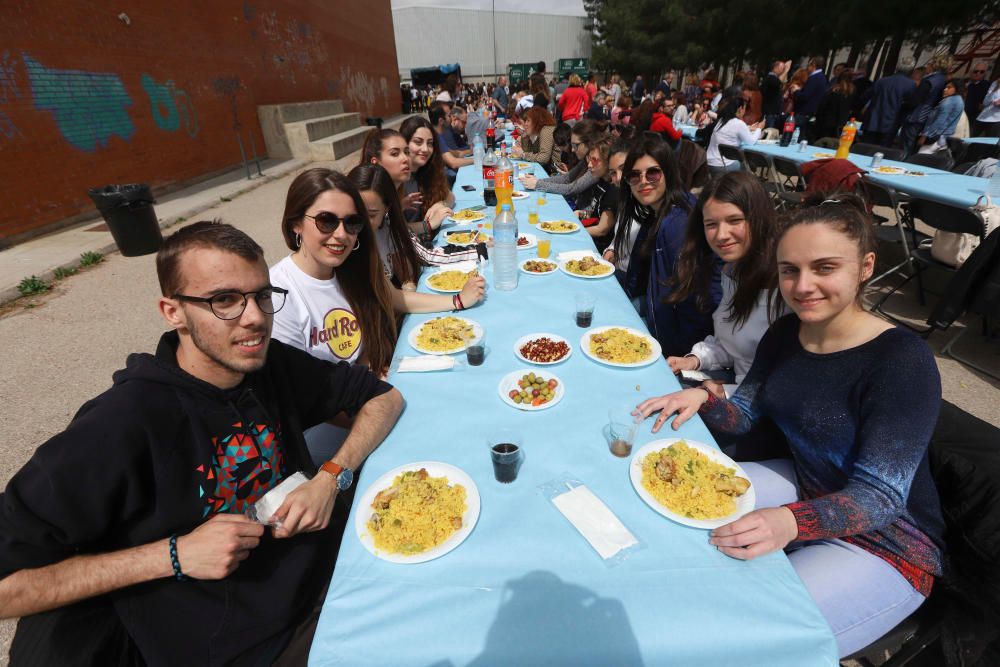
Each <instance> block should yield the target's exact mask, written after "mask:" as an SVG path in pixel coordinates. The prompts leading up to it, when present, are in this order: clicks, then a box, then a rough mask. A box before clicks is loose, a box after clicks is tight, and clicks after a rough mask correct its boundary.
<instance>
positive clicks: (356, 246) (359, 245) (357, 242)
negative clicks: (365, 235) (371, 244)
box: [354, 239, 361, 250]
mask: <svg viewBox="0 0 1000 667" xmlns="http://www.w3.org/2000/svg"><path fill="white" fill-rule="evenodd" d="M360 247H361V239H357V240H355V241H354V249H355V250H357V249H358V248H360Z"/></svg>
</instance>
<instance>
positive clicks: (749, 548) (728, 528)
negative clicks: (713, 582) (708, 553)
mask: <svg viewBox="0 0 1000 667" xmlns="http://www.w3.org/2000/svg"><path fill="white" fill-rule="evenodd" d="M798 535H799V526H798V523H797V522H796V521H795V515H794V514H792V510H790V509H788V508H787V507H767V508H764V509H759V510H754V511H753V512H750V513H749V514H747V515H745V516H742V517H740V518H739V519H737V520H736V521H733V522H732V523H727V524H726V525H725V526H719V527H718V528H716V529H715V530H713V531H712V532H711V533H709V538H708V543H709V544H711V545H713V546H715V547H717V548H718V549H719V551H721V552H722V553H724V554H726V555H727V556H729V557H731V558H738V559H740V560H750V559H751V558H756V557H757V556H763V555H764V554H769V553H771V552H772V551H777V550H778V549H784V548H785V547H786V546H788V544H789V543H790V542H792V541H793V540H794V539H795V538H796V537H798Z"/></svg>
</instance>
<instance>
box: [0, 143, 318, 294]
mask: <svg viewBox="0 0 1000 667" xmlns="http://www.w3.org/2000/svg"><path fill="white" fill-rule="evenodd" d="M309 164H310V161H309V160H285V161H282V162H280V163H278V164H277V165H274V166H272V167H271V168H270V170H269V171H268V173H266V174H264V175H263V176H262V177H258V178H256V179H255V180H252V181H249V182H247V183H246V185H245V186H243V183H241V182H237V183H234V186H235V185H237V184H238V185H241V186H243V187H239V188H238V189H236V190H234V191H233V192H232V193H228V194H227V197H238V196H240V195H241V194H244V193H247V192H250V191H251V190H256V189H257V188H259V187H260V186H262V185H264V184H266V183H270V182H271V181H274V180H276V179H279V178H282V177H284V176H286V175H287V174H289V173H291V172H293V171H296V170H298V169H302V168H303V167H306V166H308V165H309ZM218 204H219V202H218V201H217V200H216V201H214V202H203V203H199V204H197V205H195V206H191V207H189V208H185V209H182V210H181V211H179V212H175V213H172V214H171V215H170V217H167V218H164V219H162V220H160V229H168V228H170V227H173V226H174V225H176V224H178V223H179V222H183V221H187V220H189V219H191V218H193V217H194V216H196V215H198V214H199V213H201V212H203V211H207V210H209V209H212V208H215V207H216V206H217V205H218ZM103 221H104V220H103V218H100V217H95V218H93V219H91V220H88V221H84V222H81V223H80V224H79V225H75V226H74V229H78V228H80V227H83V226H85V225H92V224H95V223H98V224H99V223H101V222H103ZM59 233H63V232H56V234H59ZM109 236H110V234H109ZM90 250H91V251H92V252H99V253H101V254H102V255H110V254H113V253H117V252H118V246H117V245H116V244H115V242H114V240H110V241H109V242H108V243H106V244H104V245H102V246H99V247H97V248H91V249H90ZM79 266H80V259H79V257H74V259H72V260H70V261H67V262H63V263H60V264H56V265H54V266H49V267H48V268H46V269H44V270H43V271H40V272H34V273H32V274H31V275H34V276H37V277H38V278H41V279H42V280H46V281H49V282H53V281H54V279H55V272H56V271H57V270H59V269H66V270H68V269H72V268H77V267H79ZM43 294H44V293H43ZM38 296H42V295H41V294H39V295H38ZM20 298H22V294H21V292H20V291H19V290H18V289H17V285H13V286H8V287H4V288H0V306H2V305H5V304H8V303H10V302H12V301H16V300H17V299H20Z"/></svg>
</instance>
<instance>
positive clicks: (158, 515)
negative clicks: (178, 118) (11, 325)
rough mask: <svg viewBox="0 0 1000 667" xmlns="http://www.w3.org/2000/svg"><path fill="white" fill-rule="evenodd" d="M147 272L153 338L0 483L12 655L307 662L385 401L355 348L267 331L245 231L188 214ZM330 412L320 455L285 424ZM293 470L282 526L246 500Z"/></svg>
mask: <svg viewBox="0 0 1000 667" xmlns="http://www.w3.org/2000/svg"><path fill="white" fill-rule="evenodd" d="M157 273H158V276H159V279H160V287H161V291H162V293H163V296H162V297H161V298H160V300H159V309H160V313H161V315H162V316H163V318H164V319H165V320H166V322H167V324H168V326H169V327H170V328H171V329H172V330H171V331H169V332H168V333H165V334H163V336H162V337H161V339H160V342H159V345H158V347H157V349H156V353H155V354H152V355H151V354H133V355H130V356H129V358H128V361H127V363H126V368H125V369H124V370H121V371H119V372H117V373H116V374H115V376H114V386H113V387H112V388H111V389H109V390H108V391H106V392H105V393H103V394H101V395H100V396H98V397H97V398H95V399H93V400H91V401H89V402H88V403H87V404H85V405H84V406H83V408H81V410H80V411H79V412H78V413H77V415H76V416H75V417H74V419H73V421H72V422H71V423H70V425H69V426H68V427H67V429H66V430H65V431H64V432H63V433H61V434H59V435H57V436H55V437H54V438H52V439H51V440H49V441H48V442H47V443H45V444H44V445H42V446H41V447H40V448H39V449H38V450H37V451H36V452H35V454H34V456H33V457H32V458H31V460H30V461H29V462H28V463H27V464H26V465H25V466H24V468H22V469H21V471H20V472H18V473H17V474H16V475H15V476H14V478H13V479H12V480H11V482H10V484H9V485H8V487H7V489H6V491H5V493H4V494H3V495H2V496H0V617H4V618H13V617H22V618H21V620H20V623H19V625H18V630H17V633H16V635H15V637H14V642H13V645H12V648H11V659H12V663H13V664H116V665H117V664H140V663H146V664H150V665H188V664H190V665H195V664H232V665H257V664H272V663H273V662H275V660H289V659H292V660H299V659H300V658H301V660H303V661H304V656H305V653H303V652H307V651H308V646H309V641H310V639H311V633H310V632H309V625H308V620H309V619H310V618H311V617H312V616H313V615H314V614H315V613H316V612H317V610H315V609H314V607H315V604H316V602H317V601H318V598H319V596H320V595H321V594H322V591H323V589H324V587H325V585H326V582H327V581H328V580H329V577H330V574H331V572H332V568H333V563H334V561H335V559H336V551H337V547H338V544H339V539H340V532H339V531H342V529H343V524H344V521H345V520H346V513H347V510H348V509H349V508H348V507H346V506H345V505H346V503H345V502H343V501H341V502H337V494H338V492H339V491H344V490H346V489H347V488H349V487H350V486H351V481H352V472H351V471H352V470H353V469H356V468H357V467H358V466H359V465H360V464H361V463H362V462H363V460H364V459H365V458H366V457H367V455H368V454H369V453H370V452H371V451H372V450H373V449H374V448H375V447H376V446H378V444H379V443H380V442H381V441H382V439H383V438H384V437H385V436H386V434H387V433H388V432H389V430H390V429H391V428H392V426H393V425H394V424H395V421H396V419H397V417H398V415H399V413H400V410H401V407H402V398H401V397H400V395H399V392H397V391H396V390H395V389H393V388H392V387H391V386H390V385H388V384H386V383H384V382H382V381H380V380H379V379H378V378H377V377H375V376H373V375H372V374H371V373H369V372H368V371H367V370H366V369H365V368H364V367H352V366H349V365H347V364H337V365H334V364H331V363H328V362H324V361H321V360H317V359H314V358H313V357H311V356H309V355H308V354H306V353H305V352H301V351H299V350H295V349H293V348H291V347H288V346H286V345H284V344H282V343H280V342H278V341H272V340H271V339H270V337H271V325H272V318H273V314H274V312H276V311H278V310H280V308H281V306H282V305H283V303H284V295H285V292H284V290H282V289H280V288H277V287H274V286H272V285H271V284H270V279H269V276H268V269H267V264H266V263H265V262H264V257H263V251H262V249H261V248H260V246H258V245H257V244H256V243H254V241H253V240H252V239H250V237H248V236H247V235H246V234H244V233H243V232H241V231H239V230H237V229H235V228H233V227H231V226H229V225H223V224H220V223H212V222H199V223H195V224H193V225H191V226H189V227H186V228H184V229H182V230H180V231H178V232H177V233H176V234H174V235H173V236H171V237H170V238H168V239H167V240H166V242H165V243H164V245H163V248H162V249H161V250H160V252H159V254H158V255H157ZM340 412H348V413H349V414H354V415H356V417H355V422H354V427H353V428H352V430H351V433H350V435H349V436H348V438H347V440H346V441H345V442H344V445H343V447H342V448H341V450H340V451H339V452H338V454H337V456H336V457H335V460H334V461H330V462H328V463H326V464H324V465H323V466H322V468H321V469H320V470H319V471H318V472H317V471H316V470H315V469H314V468H313V467H312V464H311V463H310V459H309V455H308V452H307V451H306V448H305V443H304V441H303V438H302V431H303V429H305V428H308V427H310V426H313V425H315V424H318V423H320V422H323V421H325V420H327V419H330V418H332V417H333V416H335V415H337V414H339V413H340ZM296 471H305V472H307V473H315V475H314V476H313V477H312V479H311V480H309V481H307V482H305V483H303V484H302V485H301V486H299V487H298V488H296V489H295V490H294V491H292V492H291V493H289V494H288V495H287V497H286V498H285V500H284V502H283V503H282V504H281V505H280V506H279V508H278V509H277V511H276V512H275V514H274V519H277V520H279V521H280V522H281V523H280V525H273V527H272V530H271V531H267V530H266V528H265V526H263V525H261V524H259V523H255V522H254V521H252V520H250V519H249V518H247V517H246V516H245V512H246V511H247V510H248V509H249V508H250V507H251V506H252V505H253V503H255V502H256V501H257V500H259V499H260V498H262V497H263V496H264V495H265V494H266V493H267V492H268V491H270V490H272V489H273V488H274V487H275V486H277V485H278V483H279V482H281V481H282V480H284V479H285V478H287V477H289V476H290V475H292V474H293V473H295V472H296ZM334 508H336V509H337V511H336V512H334ZM331 513H334V515H335V519H334V521H333V524H334V525H331ZM293 636H295V637H296V640H295V641H294V642H293V641H292V638H293ZM290 642H291V647H290ZM296 652H297V653H296ZM293 653H296V654H295V655H293Z"/></svg>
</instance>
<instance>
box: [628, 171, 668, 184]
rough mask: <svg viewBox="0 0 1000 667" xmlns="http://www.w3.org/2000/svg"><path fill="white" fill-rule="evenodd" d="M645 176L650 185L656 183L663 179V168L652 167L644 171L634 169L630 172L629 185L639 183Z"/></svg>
mask: <svg viewBox="0 0 1000 667" xmlns="http://www.w3.org/2000/svg"><path fill="white" fill-rule="evenodd" d="M643 176H645V177H646V182H647V183H649V184H650V185H656V184H657V183H659V182H660V180H661V179H663V170H662V169H660V168H659V167H650V168H649V169H647V170H646V171H644V172H642V171H639V170H638V169H633V170H632V171H630V172H629V173H628V178H627V179H626V180H628V184H629V185H639V183H640V182H641V181H642V178H643Z"/></svg>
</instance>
